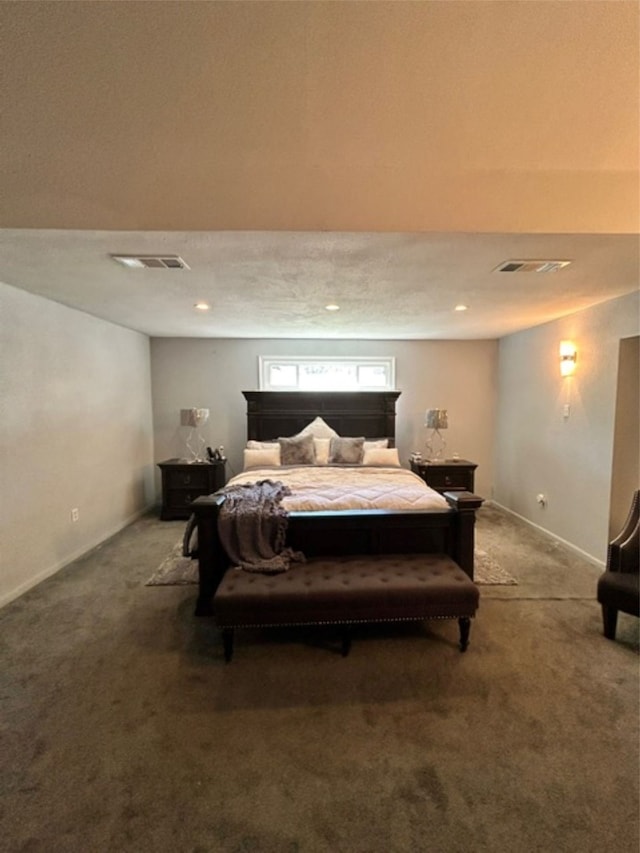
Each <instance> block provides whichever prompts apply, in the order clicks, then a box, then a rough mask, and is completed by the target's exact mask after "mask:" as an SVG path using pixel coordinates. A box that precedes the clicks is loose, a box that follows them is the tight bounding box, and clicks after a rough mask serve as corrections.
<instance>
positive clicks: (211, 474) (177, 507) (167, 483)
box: [158, 459, 226, 520]
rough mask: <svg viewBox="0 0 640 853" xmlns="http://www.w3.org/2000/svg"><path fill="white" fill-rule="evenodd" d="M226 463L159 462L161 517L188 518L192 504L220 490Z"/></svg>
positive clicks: (172, 460)
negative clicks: (197, 499)
mask: <svg viewBox="0 0 640 853" xmlns="http://www.w3.org/2000/svg"><path fill="white" fill-rule="evenodd" d="M224 466H225V463H224V462H223V461H215V462H194V463H192V464H189V463H188V462H184V461H183V460H181V459H167V461H166V462H159V463H158V467H159V468H160V470H161V471H162V509H161V511H160V518H162V519H164V520H169V519H174V518H189V516H190V515H191V504H192V502H193V501H195V499H196V498H199V497H201V496H202V495H211V494H213V492H217V491H218V489H221V488H222V487H223V486H224V484H225V482H226V476H225V470H224Z"/></svg>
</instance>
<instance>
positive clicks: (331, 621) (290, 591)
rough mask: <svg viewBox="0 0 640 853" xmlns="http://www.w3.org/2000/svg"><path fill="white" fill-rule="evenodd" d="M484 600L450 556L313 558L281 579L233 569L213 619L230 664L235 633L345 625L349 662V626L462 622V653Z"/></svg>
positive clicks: (217, 598) (221, 588)
mask: <svg viewBox="0 0 640 853" xmlns="http://www.w3.org/2000/svg"><path fill="white" fill-rule="evenodd" d="M479 597H480V595H479V590H478V587H477V586H476V585H475V583H474V582H473V581H472V580H471V578H470V577H469V576H468V575H467V574H465V572H463V571H462V569H461V568H460V567H459V566H458V564H457V563H455V562H454V561H453V560H452V559H451V558H450V557H448V556H446V555H444V554H367V555H359V556H343V557H322V558H313V559H310V560H309V561H308V562H306V563H299V564H294V565H293V567H292V568H291V569H290V570H289V571H288V572H283V573H281V574H277V575H265V574H257V573H253V572H246V571H243V570H240V569H228V570H227V572H226V573H225V574H224V576H223V578H222V581H221V582H220V585H219V586H218V589H217V591H216V594H215V597H214V600H213V612H214V617H215V622H216V624H217V625H218V626H219V627H220V628H222V636H223V641H224V655H225V660H227V661H230V660H231V657H232V654H233V637H234V628H257V627H275V626H285V625H341V626H342V654H343V655H347V654H348V653H349V649H350V646H351V632H350V630H349V626H350V625H353V624H356V623H366V622H395V621H422V620H425V619H457V620H458V623H459V628H460V649H461V651H463V652H464V651H465V650H466V648H467V645H468V643H469V630H470V624H471V623H470V620H471V618H472V617H473V616H474V615H475V613H476V610H477V609H478V602H479Z"/></svg>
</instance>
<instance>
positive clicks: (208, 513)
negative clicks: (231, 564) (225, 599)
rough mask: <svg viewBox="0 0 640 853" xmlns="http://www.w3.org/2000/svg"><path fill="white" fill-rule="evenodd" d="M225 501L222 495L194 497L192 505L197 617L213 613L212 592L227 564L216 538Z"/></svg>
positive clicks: (224, 554) (218, 540) (225, 556)
mask: <svg viewBox="0 0 640 853" xmlns="http://www.w3.org/2000/svg"><path fill="white" fill-rule="evenodd" d="M223 501H224V496H223V495H221V494H218V493H216V494H213V495H207V496H206V497H200V498H196V500H195V501H194V502H193V503H192V504H191V509H192V510H193V512H194V514H195V516H196V521H197V523H198V575H199V589H198V600H197V602H196V610H195V615H196V616H212V615H213V594H214V593H215V591H216V587H217V586H218V583H219V582H220V579H221V578H222V575H223V574H224V573H225V571H226V569H227V565H228V558H227V555H226V553H225V551H224V549H223V548H222V545H221V544H220V538H219V537H218V513H219V512H220V507H221V506H222V503H223Z"/></svg>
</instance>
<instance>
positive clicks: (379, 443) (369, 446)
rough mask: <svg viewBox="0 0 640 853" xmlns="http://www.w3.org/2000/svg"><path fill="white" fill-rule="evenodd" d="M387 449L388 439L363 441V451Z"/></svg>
mask: <svg viewBox="0 0 640 853" xmlns="http://www.w3.org/2000/svg"><path fill="white" fill-rule="evenodd" d="M378 447H380V448H382V447H389V439H388V438H377V439H376V440H375V441H367V440H366V439H365V442H364V449H365V450H374V449H375V448H378Z"/></svg>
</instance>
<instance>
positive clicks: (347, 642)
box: [340, 625, 351, 658]
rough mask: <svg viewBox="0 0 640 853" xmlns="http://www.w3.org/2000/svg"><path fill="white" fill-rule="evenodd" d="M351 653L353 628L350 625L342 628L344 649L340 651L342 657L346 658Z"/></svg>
mask: <svg viewBox="0 0 640 853" xmlns="http://www.w3.org/2000/svg"><path fill="white" fill-rule="evenodd" d="M350 651H351V626H350V625H343V627H342V647H341V649H340V652H341V654H342V657H343V658H346V656H347V655H348V654H349V652H350Z"/></svg>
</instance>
